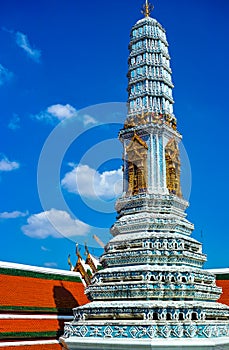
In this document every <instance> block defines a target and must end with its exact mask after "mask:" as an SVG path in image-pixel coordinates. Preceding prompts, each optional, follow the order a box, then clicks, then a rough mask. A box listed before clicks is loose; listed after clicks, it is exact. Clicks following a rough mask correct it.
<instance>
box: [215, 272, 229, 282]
mask: <svg viewBox="0 0 229 350" xmlns="http://www.w3.org/2000/svg"><path fill="white" fill-rule="evenodd" d="M216 280H217V281H228V280H229V273H222V274H216Z"/></svg>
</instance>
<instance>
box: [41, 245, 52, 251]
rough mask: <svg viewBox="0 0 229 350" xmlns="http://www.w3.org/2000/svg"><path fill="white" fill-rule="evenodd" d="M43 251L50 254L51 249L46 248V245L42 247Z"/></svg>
mask: <svg viewBox="0 0 229 350" xmlns="http://www.w3.org/2000/svg"><path fill="white" fill-rule="evenodd" d="M41 250H43V252H50V249H48V248H46V247H45V246H44V245H42V246H41Z"/></svg>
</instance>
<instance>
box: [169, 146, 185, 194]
mask: <svg viewBox="0 0 229 350" xmlns="http://www.w3.org/2000/svg"><path fill="white" fill-rule="evenodd" d="M165 161H166V183H167V188H168V190H169V193H172V194H175V195H177V196H178V197H180V198H181V197H182V193H181V185H180V165H181V164H180V152H179V148H178V145H177V142H176V141H175V139H171V140H170V141H169V142H168V143H167V146H166V147H165Z"/></svg>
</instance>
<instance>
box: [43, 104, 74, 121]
mask: <svg viewBox="0 0 229 350" xmlns="http://www.w3.org/2000/svg"><path fill="white" fill-rule="evenodd" d="M47 112H48V113H49V114H50V115H52V116H53V117H54V118H57V119H59V120H63V119H69V118H72V117H75V116H76V115H77V111H76V109H75V108H74V107H72V106H71V105H69V104H66V105H65V106H64V105H61V104H56V105H53V106H50V107H48V108H47Z"/></svg>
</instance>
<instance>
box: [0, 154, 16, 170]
mask: <svg viewBox="0 0 229 350" xmlns="http://www.w3.org/2000/svg"><path fill="white" fill-rule="evenodd" d="M19 167H20V164H19V163H18V162H11V161H9V160H8V159H7V158H6V157H5V156H2V159H1V160H0V171H12V170H16V169H18V168H19Z"/></svg>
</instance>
